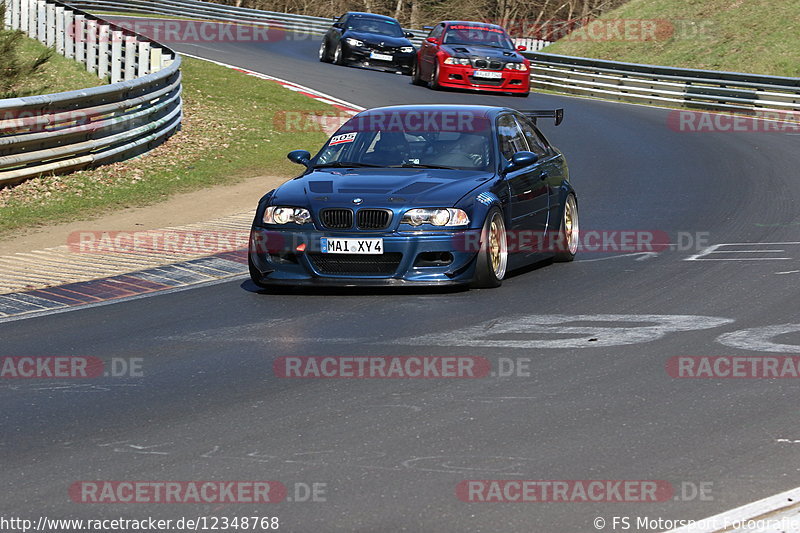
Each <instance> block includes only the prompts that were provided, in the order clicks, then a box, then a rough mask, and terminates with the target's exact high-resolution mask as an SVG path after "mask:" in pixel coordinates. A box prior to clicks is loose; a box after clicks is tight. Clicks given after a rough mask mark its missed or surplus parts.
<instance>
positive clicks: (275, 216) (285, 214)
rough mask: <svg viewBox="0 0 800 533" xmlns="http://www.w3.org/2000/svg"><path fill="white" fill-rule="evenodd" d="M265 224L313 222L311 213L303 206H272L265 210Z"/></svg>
mask: <svg viewBox="0 0 800 533" xmlns="http://www.w3.org/2000/svg"><path fill="white" fill-rule="evenodd" d="M262 220H263V221H264V224H289V223H290V222H294V223H295V224H301V225H302V224H306V223H308V222H311V213H309V212H308V209H303V208H302V207H283V206H270V207H268V208H267V209H266V210H264V217H263V218H262Z"/></svg>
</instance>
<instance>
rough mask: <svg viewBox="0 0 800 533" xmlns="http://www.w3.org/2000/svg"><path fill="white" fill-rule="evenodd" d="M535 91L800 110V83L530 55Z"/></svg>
mask: <svg viewBox="0 0 800 533" xmlns="http://www.w3.org/2000/svg"><path fill="white" fill-rule="evenodd" d="M525 55H526V56H527V57H528V58H529V59H531V81H532V82H533V85H532V87H533V90H536V87H541V88H546V89H552V90H555V91H558V92H564V93H569V94H575V95H581V96H594V97H599V98H605V99H613V100H620V101H627V102H639V103H645V104H656V105H664V104H673V105H674V104H679V105H682V106H684V107H688V108H695V109H705V110H716V111H732V112H739V113H741V112H745V113H753V112H758V111H778V112H783V113H787V112H797V111H800V79H799V78H786V77H779V76H763V75H758V74H742V73H738V72H720V71H710V70H695V69H683V68H673V67H662V66H655V65H640V64H635V63H620V62H617V61H604V60H598V59H587V58H582V57H570V56H558V55H553V54H544V53H526V54H525Z"/></svg>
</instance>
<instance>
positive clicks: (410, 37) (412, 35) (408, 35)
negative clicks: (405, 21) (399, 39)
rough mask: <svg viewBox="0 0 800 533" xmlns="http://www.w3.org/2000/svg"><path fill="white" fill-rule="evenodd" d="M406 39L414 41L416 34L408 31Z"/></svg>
mask: <svg viewBox="0 0 800 533" xmlns="http://www.w3.org/2000/svg"><path fill="white" fill-rule="evenodd" d="M406 37H408V38H409V39H413V38H414V34H413V33H411V32H410V31H407V32H406Z"/></svg>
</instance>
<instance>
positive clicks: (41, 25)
mask: <svg viewBox="0 0 800 533" xmlns="http://www.w3.org/2000/svg"><path fill="white" fill-rule="evenodd" d="M34 36H35V38H36V39H39V42H41V43H42V44H46V43H47V6H46V4H45V3H44V0H38V2H37V5H36V33H34Z"/></svg>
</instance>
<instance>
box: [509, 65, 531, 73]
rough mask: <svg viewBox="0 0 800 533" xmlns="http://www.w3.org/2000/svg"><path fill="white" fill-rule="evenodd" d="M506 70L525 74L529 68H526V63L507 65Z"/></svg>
mask: <svg viewBox="0 0 800 533" xmlns="http://www.w3.org/2000/svg"><path fill="white" fill-rule="evenodd" d="M506 70H521V71H522V72H525V71H526V70H528V67H527V66H525V63H506Z"/></svg>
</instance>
